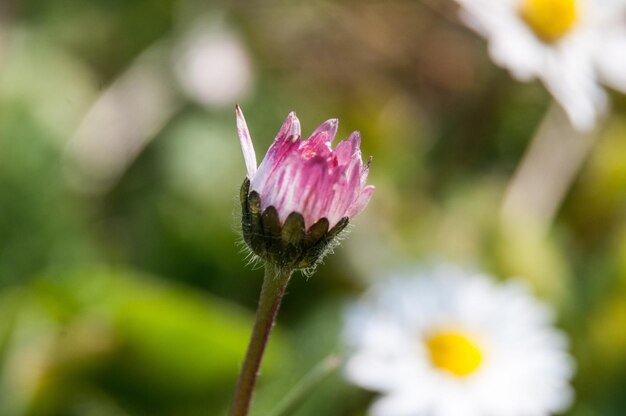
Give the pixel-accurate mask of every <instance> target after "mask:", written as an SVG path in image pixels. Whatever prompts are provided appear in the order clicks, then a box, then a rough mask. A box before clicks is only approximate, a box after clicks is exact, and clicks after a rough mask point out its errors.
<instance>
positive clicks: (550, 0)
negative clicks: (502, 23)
mask: <svg viewBox="0 0 626 416" xmlns="http://www.w3.org/2000/svg"><path fill="white" fill-rule="evenodd" d="M576 1H577V0H523V2H522V8H521V15H522V19H524V20H525V21H526V23H528V25H529V26H530V27H531V28H532V30H533V32H535V34H536V35H537V36H538V37H539V38H540V39H542V40H543V41H545V42H555V41H557V40H559V39H560V38H561V37H563V36H565V35H566V34H567V33H568V32H569V31H570V29H571V28H572V26H574V23H576V19H577V17H578V13H577V12H578V10H577V7H576Z"/></svg>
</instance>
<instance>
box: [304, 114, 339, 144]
mask: <svg viewBox="0 0 626 416" xmlns="http://www.w3.org/2000/svg"><path fill="white" fill-rule="evenodd" d="M338 127H339V120H337V119H336V118H331V119H330V120H326V121H325V122H323V123H322V124H320V125H319V127H318V128H316V129H315V130H314V131H313V133H311V136H309V139H308V140H311V139H313V138H315V136H317V135H319V134H321V133H326V135H327V136H328V143H329V144H330V143H332V142H333V140H335V135H336V134H337V128H338Z"/></svg>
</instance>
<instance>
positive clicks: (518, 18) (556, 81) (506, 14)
mask: <svg viewBox="0 0 626 416" xmlns="http://www.w3.org/2000/svg"><path fill="white" fill-rule="evenodd" d="M457 1H458V2H459V3H460V4H461V8H462V9H461V13H462V17H463V19H464V20H465V22H466V23H467V24H468V25H469V26H470V27H471V28H473V29H474V30H476V31H477V32H479V33H480V34H482V35H483V36H485V37H486V38H487V39H488V41H489V53H490V55H491V57H492V59H493V60H494V62H496V63H497V64H498V65H500V66H503V67H505V68H507V69H508V70H509V71H510V72H511V73H512V74H513V76H514V77H515V78H517V79H518V80H521V81H528V80H531V79H534V78H538V79H540V80H541V81H542V82H543V84H544V85H545V86H546V88H547V89H548V90H549V91H550V93H551V94H552V95H553V96H554V98H555V99H556V100H557V101H558V102H559V103H560V104H561V106H562V107H563V108H564V109H565V111H566V112H567V114H568V116H569V119H570V121H571V123H572V125H573V126H574V127H576V128H577V129H579V130H583V131H584V130H590V129H592V128H593V127H594V125H595V122H596V119H597V118H598V116H599V115H600V114H602V113H603V112H604V111H605V109H606V107H607V103H608V100H607V96H606V93H605V91H604V90H603V89H602V87H601V86H600V85H599V83H600V82H601V83H604V84H606V85H608V86H610V87H613V88H616V89H618V90H620V91H622V92H625V93H626V0H613V1H608V2H607V1H605V0H457Z"/></svg>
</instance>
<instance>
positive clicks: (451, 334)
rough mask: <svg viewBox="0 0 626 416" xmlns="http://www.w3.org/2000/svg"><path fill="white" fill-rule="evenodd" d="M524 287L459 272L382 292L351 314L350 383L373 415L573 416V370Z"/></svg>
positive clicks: (562, 343) (419, 275) (546, 316)
mask: <svg viewBox="0 0 626 416" xmlns="http://www.w3.org/2000/svg"><path fill="white" fill-rule="evenodd" d="M551 322H552V314H551V313H550V310H549V309H548V308H547V307H546V306H544V305H543V304H541V303H539V302H538V301H537V300H535V299H534V298H533V297H532V296H531V295H530V293H529V291H528V290H527V289H526V286H524V285H523V284H522V283H521V282H508V283H503V284H496V283H493V282H492V281H490V279H488V278H487V277H485V276H482V275H478V274H472V273H468V272H466V271H464V270H462V269H459V268H455V267H452V266H439V267H436V268H433V269H429V270H419V271H417V272H415V273H412V274H407V275H406V276H400V277H398V278H396V279H392V280H387V281H384V282H381V283H379V284H378V285H375V286H374V287H373V288H372V289H371V291H370V292H369V293H368V294H367V295H366V296H365V298H364V299H363V300H362V301H361V302H359V303H357V304H356V305H354V306H353V307H352V308H351V309H349V311H348V314H347V322H346V326H345V333H344V336H345V341H346V343H347V345H348V348H349V350H350V355H349V359H348V361H347V364H346V368H345V375H346V377H347V378H348V379H349V380H350V381H351V382H353V383H354V384H357V385H359V386H361V387H364V388H366V389H370V390H373V391H377V392H380V393H381V394H382V397H381V398H380V399H378V400H377V401H376V402H374V404H373V406H372V407H371V409H370V414H371V415H374V416H543V415H549V414H553V413H555V412H559V411H562V410H565V409H566V408H567V407H568V406H569V405H570V403H571V401H572V397H573V393H572V390H571V388H570V386H569V379H570V378H571V376H572V373H573V369H574V363H573V361H572V359H571V358H570V356H569V355H568V353H567V352H566V347H567V339H566V338H565V336H564V335H563V334H562V333H561V332H559V331H557V330H556V329H554V328H553V327H552V326H551Z"/></svg>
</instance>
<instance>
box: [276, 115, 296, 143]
mask: <svg viewBox="0 0 626 416" xmlns="http://www.w3.org/2000/svg"><path fill="white" fill-rule="evenodd" d="M301 135H302V134H301V132H300V120H298V117H297V116H296V113H294V112H293V111H292V112H291V113H289V114H288V115H287V118H286V119H285V121H284V122H283V125H282V126H281V127H280V130H278V134H276V138H275V139H274V141H282V140H287V139H289V138H290V137H291V138H292V140H295V139H296V138H298V137H300V136H301Z"/></svg>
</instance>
